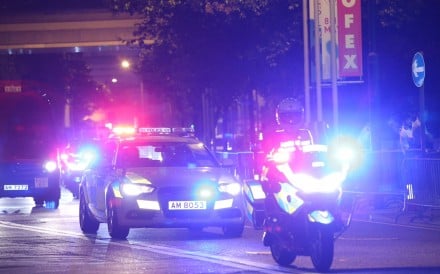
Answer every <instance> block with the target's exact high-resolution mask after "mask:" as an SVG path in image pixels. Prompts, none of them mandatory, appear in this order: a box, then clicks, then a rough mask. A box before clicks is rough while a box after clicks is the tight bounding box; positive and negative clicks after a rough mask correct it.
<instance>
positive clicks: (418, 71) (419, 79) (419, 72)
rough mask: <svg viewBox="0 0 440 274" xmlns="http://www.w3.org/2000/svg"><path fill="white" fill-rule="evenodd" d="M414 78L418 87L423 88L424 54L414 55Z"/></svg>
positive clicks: (412, 68)
mask: <svg viewBox="0 0 440 274" xmlns="http://www.w3.org/2000/svg"><path fill="white" fill-rule="evenodd" d="M411 71H412V78H413V81H414V84H415V85H416V87H418V88H419V87H421V86H423V82H424V81H425V60H424V59H423V54H422V53H420V52H417V53H416V54H414V57H413V60H412V65H411Z"/></svg>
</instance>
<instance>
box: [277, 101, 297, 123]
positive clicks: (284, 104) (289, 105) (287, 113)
mask: <svg viewBox="0 0 440 274" xmlns="http://www.w3.org/2000/svg"><path fill="white" fill-rule="evenodd" d="M275 115H276V119H277V123H278V124H279V125H281V126H285V125H294V126H299V125H300V124H302V123H303V118H304V107H303V105H302V104H301V102H300V101H299V100H297V99H294V98H286V99H283V100H282V101H281V102H280V103H279V104H278V106H277V109H276V114H275Z"/></svg>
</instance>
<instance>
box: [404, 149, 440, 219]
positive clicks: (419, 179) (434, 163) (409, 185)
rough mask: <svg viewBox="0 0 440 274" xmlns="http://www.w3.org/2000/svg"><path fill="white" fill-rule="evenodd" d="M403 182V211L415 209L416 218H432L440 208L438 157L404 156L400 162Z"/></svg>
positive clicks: (439, 168)
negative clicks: (434, 212)
mask: <svg viewBox="0 0 440 274" xmlns="http://www.w3.org/2000/svg"><path fill="white" fill-rule="evenodd" d="M402 173H403V180H404V182H405V200H404V207H403V213H406V212H408V211H410V210H415V212H416V215H415V216H414V217H413V219H416V218H428V219H432V218H433V211H435V210H440V158H430V157H426V156H425V157H418V158H406V159H404V160H403V163H402Z"/></svg>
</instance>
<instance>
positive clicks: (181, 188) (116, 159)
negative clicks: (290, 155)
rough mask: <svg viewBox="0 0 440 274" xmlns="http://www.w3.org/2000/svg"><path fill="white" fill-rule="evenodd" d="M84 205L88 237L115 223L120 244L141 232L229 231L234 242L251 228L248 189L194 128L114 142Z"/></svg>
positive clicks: (88, 183)
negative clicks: (245, 192) (162, 229)
mask: <svg viewBox="0 0 440 274" xmlns="http://www.w3.org/2000/svg"><path fill="white" fill-rule="evenodd" d="M79 200H80V202H79V204H80V205H79V223H80V227H81V229H82V231H83V232H84V233H96V232H97V230H98V228H99V225H100V223H107V227H108V232H109V234H110V236H111V237H112V238H115V239H125V238H126V237H127V236H128V234H129V231H130V229H131V228H141V227H168V228H170V227H183V228H189V229H194V230H201V229H203V228H204V227H211V226H212V227H221V228H222V231H223V233H224V235H225V236H227V237H240V236H241V235H242V233H243V229H244V222H245V217H244V216H245V215H244V211H243V199H242V188H241V184H240V183H239V182H238V181H237V180H236V179H235V177H234V176H233V175H232V174H231V172H230V169H228V168H225V167H223V166H222V165H221V164H219V162H218V161H217V160H216V158H215V157H214V155H213V154H212V153H211V152H210V151H209V150H208V149H207V148H206V147H205V145H204V144H203V143H201V142H200V141H199V140H197V139H196V138H195V137H194V133H193V130H192V129H191V128H140V129H139V130H138V132H137V133H136V134H135V135H126V134H125V135H122V136H119V137H116V138H110V139H109V140H108V141H106V142H104V143H103V144H102V145H101V147H100V155H99V157H95V160H94V162H93V163H91V165H90V167H89V168H88V169H87V170H86V171H85V173H84V176H83V178H82V181H81V183H80V190H79Z"/></svg>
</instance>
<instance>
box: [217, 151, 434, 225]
mask: <svg viewBox="0 0 440 274" xmlns="http://www.w3.org/2000/svg"><path fill="white" fill-rule="evenodd" d="M216 154H217V157H219V158H222V159H230V160H232V162H233V163H234V166H235V173H236V175H237V177H238V178H239V179H240V180H252V179H253V178H254V174H258V173H259V172H260V170H259V168H261V163H262V160H263V158H264V155H263V154H262V153H254V152H249V151H246V152H217V153H216ZM344 194H345V197H350V198H349V199H350V200H351V199H355V202H356V203H357V205H356V207H361V206H364V205H365V204H366V203H368V204H369V206H371V207H374V208H375V209H384V208H388V207H393V208H400V209H398V210H397V211H396V219H395V220H396V222H397V221H398V219H399V218H400V217H401V216H402V215H404V214H406V213H412V212H413V211H415V213H416V214H415V215H414V217H413V219H416V218H433V217H432V216H433V215H432V214H430V213H432V211H433V210H440V157H433V156H431V157H428V156H417V157H416V156H414V157H407V158H404V157H403V154H402V152H401V151H399V150H390V151H373V152H365V155H364V161H363V164H362V166H361V167H358V169H357V170H354V171H353V172H352V173H351V174H350V176H349V177H348V180H347V182H346V184H345V185H344ZM396 204H398V206H396ZM427 213H428V214H427Z"/></svg>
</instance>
